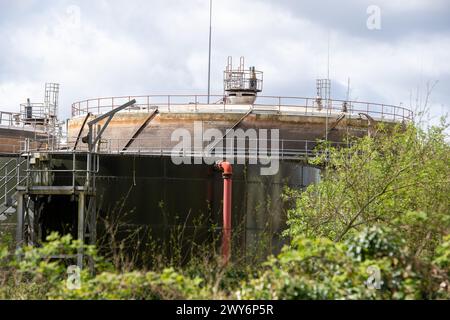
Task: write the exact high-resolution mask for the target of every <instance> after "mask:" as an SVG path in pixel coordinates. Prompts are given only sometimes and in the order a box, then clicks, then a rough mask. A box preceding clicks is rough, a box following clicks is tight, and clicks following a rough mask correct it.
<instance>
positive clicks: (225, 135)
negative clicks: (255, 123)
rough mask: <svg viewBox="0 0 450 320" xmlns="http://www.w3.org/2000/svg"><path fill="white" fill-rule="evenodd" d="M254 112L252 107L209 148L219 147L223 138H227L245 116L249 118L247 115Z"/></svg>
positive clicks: (210, 149)
mask: <svg viewBox="0 0 450 320" xmlns="http://www.w3.org/2000/svg"><path fill="white" fill-rule="evenodd" d="M252 112H253V108H250V109H249V110H248V111H247V113H245V114H244V115H243V116H242V117H241V118H240V119H239V120H238V121H236V123H235V124H233V126H232V127H231V128H229V129H227V131H226V132H225V134H224V135H223V136H222V138H221V139H218V140H217V141H216V142H214V144H213V145H212V146H211V147H210V148H209V150H208V151H209V152H210V151H212V150H214V148H215V147H217V145H218V144H219V143H220V142H221V141H223V139H225V138H226V137H227V135H228V134H229V133H230V132H231V130H233V129H234V128H236V127H237V126H238V125H239V124H240V123H241V122H242V121H243V120H244V119H245V118H247V116H248V115H249V114H250V113H252Z"/></svg>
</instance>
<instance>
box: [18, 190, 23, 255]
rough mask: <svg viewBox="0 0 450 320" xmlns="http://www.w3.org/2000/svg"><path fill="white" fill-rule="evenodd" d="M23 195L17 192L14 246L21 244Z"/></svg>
mask: <svg viewBox="0 0 450 320" xmlns="http://www.w3.org/2000/svg"><path fill="white" fill-rule="evenodd" d="M23 197H24V194H23V193H22V192H17V226H16V247H17V248H19V247H20V246H22V245H23V213H24V210H23Z"/></svg>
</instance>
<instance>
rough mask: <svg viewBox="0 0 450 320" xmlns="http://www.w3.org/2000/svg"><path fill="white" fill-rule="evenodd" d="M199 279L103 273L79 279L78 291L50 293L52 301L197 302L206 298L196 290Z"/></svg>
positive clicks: (62, 288) (167, 271) (174, 274)
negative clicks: (190, 300) (165, 300)
mask: <svg viewBox="0 0 450 320" xmlns="http://www.w3.org/2000/svg"><path fill="white" fill-rule="evenodd" d="M201 283H202V279H200V278H194V279H191V278H188V277H185V276H183V275H181V274H179V273H177V272H175V271H174V270H173V269H165V270H163V271H162V272H161V273H156V272H126V273H122V274H117V273H110V272H104V273H101V274H99V275H97V276H95V277H93V278H90V279H83V281H82V285H81V288H80V289H76V290H70V289H68V288H67V287H66V286H64V285H62V286H59V287H58V290H55V292H53V293H52V294H51V298H53V299H77V300H79V299H100V300H103V299H113V300H117V299H127V300H129V299H133V300H160V299H170V300H172V299H199V298H206V296H204V295H203V289H202V288H201V287H200V284H201Z"/></svg>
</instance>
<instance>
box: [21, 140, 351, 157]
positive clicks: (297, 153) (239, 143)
mask: <svg viewBox="0 0 450 320" xmlns="http://www.w3.org/2000/svg"><path fill="white" fill-rule="evenodd" d="M47 141H48V140H47V139H42V140H41V141H30V142H29V144H28V148H27V150H28V152H52V153H78V154H83V153H87V152H89V150H88V145H87V144H85V143H80V144H78V145H77V148H76V150H74V149H73V147H74V145H75V141H76V138H75V137H74V138H67V139H65V140H64V142H60V143H56V142H57V141H56V140H55V143H54V144H52V143H50V144H48V143H47ZM129 141H130V139H129V138H127V139H124V138H102V139H101V140H100V142H99V144H98V147H97V149H96V150H95V154H98V155H101V154H108V155H126V154H129V155H132V154H136V155H149V156H164V157H172V156H180V157H204V158H205V157H206V158H209V157H212V158H227V157H235V158H236V159H244V158H245V159H251V158H261V157H271V158H276V159H281V160H284V159H285V160H289V159H299V158H304V157H313V156H316V155H317V154H318V153H319V152H320V150H319V149H318V146H319V145H320V144H321V143H322V142H323V141H319V140H316V141H313V140H293V139H279V140H277V141H276V143H275V142H274V141H272V140H271V139H268V140H267V141H266V143H265V146H261V141H260V140H258V139H248V138H245V139H243V138H224V139H223V141H221V143H220V144H219V145H216V146H214V148H212V149H211V148H210V146H211V144H210V142H207V141H194V142H192V145H191V146H192V148H186V149H182V150H176V149H175V148H174V147H175V145H176V143H174V144H173V145H167V137H146V138H136V139H134V140H133V142H132V143H131V145H129V146H128V147H126V145H127V143H128V142H129ZM328 143H329V145H331V146H333V147H343V146H347V145H348V143H346V142H330V141H329V142H328ZM22 151H23V150H22Z"/></svg>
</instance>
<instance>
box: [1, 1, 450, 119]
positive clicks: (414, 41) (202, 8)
mask: <svg viewBox="0 0 450 320" xmlns="http://www.w3.org/2000/svg"><path fill="white" fill-rule="evenodd" d="M374 6H375V7H374ZM374 8H375V9H374ZM378 9H379V17H380V20H376V18H377V10H378ZM374 10H375V11H374ZM449 17H450V2H449V1H448V0H370V1H366V0H347V1H332V0H328V1H326V0H323V1H318V0H316V1H298V0H245V1H244V0H213V37H212V47H213V49H212V62H211V64H212V68H211V69H212V92H213V93H218V94H221V93H222V71H223V69H224V66H225V64H226V57H227V56H229V55H231V56H233V57H234V59H235V61H237V60H238V58H239V57H240V56H245V57H246V64H247V65H255V66H256V67H257V69H260V70H262V71H264V80H265V82H264V92H263V94H265V95H286V96H291V95H292V96H315V79H316V78H324V77H326V75H327V69H328V67H327V66H328V63H327V61H328V58H327V57H328V47H329V49H330V50H329V51H330V64H329V67H330V78H331V79H332V96H333V97H334V98H345V96H346V91H347V80H348V79H349V78H350V84H351V92H350V98H351V99H358V100H363V101H373V102H380V103H389V104H399V103H403V105H405V106H408V105H410V104H413V105H416V101H417V100H418V101H419V103H420V100H422V101H423V100H424V97H425V92H426V84H427V83H434V82H435V81H438V83H437V84H436V86H435V88H434V89H433V92H432V95H431V99H430V105H431V107H432V117H434V119H436V118H437V117H438V116H439V115H441V114H444V113H446V112H448V111H449V101H450V19H449ZM374 19H375V20H374ZM208 21H209V0H164V1H163V0H123V1H122V0H86V1H82V0H80V1H77V0H71V1H64V0H62V1H42V0H0V39H1V41H0V106H1V107H2V109H3V110H11V111H12V110H17V109H18V105H19V103H20V102H23V101H25V100H26V98H27V97H30V98H31V99H32V100H33V101H35V102H38V101H41V100H43V90H44V83H45V82H58V83H60V84H61V94H60V101H61V106H60V117H61V118H63V119H65V118H67V117H69V116H70V105H71V103H72V102H74V101H78V100H82V99H86V98H94V97H101V96H119V95H144V94H166V93H172V94H177V93H178V94H185V93H199V94H202V93H206V90H207V66H208V65H207V62H208V59H207V58H208ZM368 22H369V23H368ZM368 25H369V27H368ZM378 26H379V27H380V28H378ZM374 28H375V29H374ZM413 108H414V106H413Z"/></svg>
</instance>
